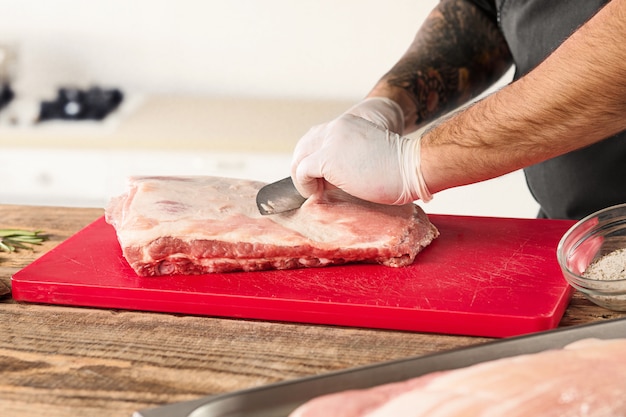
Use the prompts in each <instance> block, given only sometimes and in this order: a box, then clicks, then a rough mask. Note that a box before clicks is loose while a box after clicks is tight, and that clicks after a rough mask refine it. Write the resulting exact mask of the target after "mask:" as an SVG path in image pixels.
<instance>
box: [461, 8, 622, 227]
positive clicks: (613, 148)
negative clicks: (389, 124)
mask: <svg viewBox="0 0 626 417" xmlns="http://www.w3.org/2000/svg"><path fill="white" fill-rule="evenodd" d="M468 1H469V0H468ZM473 2H474V3H475V4H476V5H478V6H479V7H481V9H483V10H484V11H485V13H486V14H487V15H488V16H490V17H491V18H492V19H494V20H495V21H496V22H497V24H498V26H499V28H500V30H501V31H502V33H503V35H504V37H505V39H506V41H507V43H508V45H509V49H510V51H511V54H512V55H513V60H514V62H515V78H516V79H517V78H519V77H521V76H523V75H524V74H526V73H527V72H529V71H530V70H532V69H533V68H534V67H536V66H537V65H538V64H539V63H540V62H541V61H543V60H544V59H545V58H546V57H547V56H548V55H550V53H551V52H552V51H554V50H555V49H556V48H557V47H558V46H559V45H560V44H561V43H562V42H563V41H564V40H565V39H567V38H568V37H569V36H570V35H571V34H572V33H573V32H574V31H575V30H576V29H577V28H579V27H580V26H581V25H582V24H584V23H585V22H586V21H587V20H589V19H590V18H591V17H593V15H594V14H595V13H596V12H597V11H598V10H599V9H600V8H602V6H604V5H605V4H606V3H608V0H491V1H490V0H474V1H473ZM624 67H625V71H626V63H624ZM580 82H585V80H580ZM572 139H573V140H574V139H575V138H572ZM524 173H525V175H526V181H527V183H528V187H529V189H530V191H531V193H532V194H533V196H534V198H535V199H536V200H537V202H538V203H539V205H540V206H541V210H540V213H539V216H540V217H548V218H560V219H580V218H582V217H584V216H586V215H588V214H590V213H592V212H594V211H596V210H599V209H602V208H604V207H608V206H611V205H614V204H619V203H624V202H626V132H622V133H620V134H618V135H616V136H614V137H610V138H607V139H605V140H604V141H602V142H599V143H596V144H594V145H592V146H589V147H587V148H584V149H580V150H578V151H575V152H571V153H568V154H566V155H562V156H560V157H557V158H553V159H551V160H548V161H545V162H542V163H539V164H537V165H533V166H531V167H528V168H526V169H525V170H524Z"/></svg>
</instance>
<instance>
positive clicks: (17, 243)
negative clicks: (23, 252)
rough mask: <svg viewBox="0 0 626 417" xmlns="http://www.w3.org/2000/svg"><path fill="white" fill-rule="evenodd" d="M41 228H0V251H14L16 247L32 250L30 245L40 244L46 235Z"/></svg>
mask: <svg viewBox="0 0 626 417" xmlns="http://www.w3.org/2000/svg"><path fill="white" fill-rule="evenodd" d="M42 233H43V232H42V231H41V230H35V231H28V230H20V229H0V251H2V252H15V251H16V250H18V249H29V250H32V249H33V248H32V247H31V246H32V245H41V243H42V242H43V241H44V240H46V239H47V238H48V237H47V236H46V235H42Z"/></svg>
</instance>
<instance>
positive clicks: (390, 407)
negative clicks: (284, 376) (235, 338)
mask: <svg viewBox="0 0 626 417" xmlns="http://www.w3.org/2000/svg"><path fill="white" fill-rule="evenodd" d="M327 416H333V417H423V416H424V417H425V416H430V417H435V416H436V417H457V416H458V417H470V416H471V417H474V416H481V417H502V416H507V417H517V416H519V417H528V416H533V417H583V416H584V417H616V416H626V339H613V340H606V341H605V340H599V339H585V340H581V341H578V342H575V343H572V344H570V345H568V346H566V347H565V348H564V349H558V350H550V351H545V352H541V353H536V354H527V355H520V356H515V357H511V358H505V359H499V360H494V361H490V362H484V363H481V364H477V365H473V366H470V367H467V368H462V369H457V370H452V371H443V372H439V373H432V374H428V375H424V376H422V377H419V378H413V379H410V380H407V381H404V382H398V383H393V384H385V385H380V386H378V387H374V388H370V389H364V390H353V391H345V392H340V393H337V394H331V395H327V396H322V397H319V398H316V399H313V400H311V401H309V402H308V403H306V404H304V405H303V406H301V407H300V408H298V409H297V410H295V411H294V412H293V413H292V414H291V415H290V417H327Z"/></svg>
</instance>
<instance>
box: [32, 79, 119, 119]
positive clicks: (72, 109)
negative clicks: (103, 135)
mask: <svg viewBox="0 0 626 417" xmlns="http://www.w3.org/2000/svg"><path fill="white" fill-rule="evenodd" d="M123 98H124V95H123V94H122V92H121V91H120V90H118V89H103V88H100V87H91V88H89V89H87V90H81V89H78V88H71V87H63V88H59V90H58V92H57V97H56V98H55V100H54V101H43V102H41V105H40V108H39V118H38V121H39V122H43V121H46V120H52V119H62V120H103V119H104V118H105V117H106V116H107V115H109V113H111V112H112V111H113V110H115V109H116V108H117V107H118V106H119V105H120V103H121V102H122V99H123Z"/></svg>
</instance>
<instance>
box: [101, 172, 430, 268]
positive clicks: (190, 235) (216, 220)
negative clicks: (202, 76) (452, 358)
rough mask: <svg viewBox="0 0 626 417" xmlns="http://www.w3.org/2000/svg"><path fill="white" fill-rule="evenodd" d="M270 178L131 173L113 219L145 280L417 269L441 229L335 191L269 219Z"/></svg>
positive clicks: (405, 208)
mask: <svg viewBox="0 0 626 417" xmlns="http://www.w3.org/2000/svg"><path fill="white" fill-rule="evenodd" d="M263 185H265V184H264V183H262V182H258V181H250V180H241V179H233V178H223V177H209V176H197V177H193V176H192V177H132V178H130V179H129V185H128V190H127V192H126V193H125V194H123V195H121V196H118V197H115V198H113V199H112V200H111V203H110V205H109V207H107V209H106V211H105V215H106V220H107V221H108V222H109V223H110V224H111V225H113V226H114V227H115V229H116V232H117V237H118V240H119V242H120V245H121V247H122V251H123V255H124V257H125V258H126V260H127V261H128V263H129V264H130V266H131V267H132V268H133V269H134V270H135V271H136V272H137V274H139V275H142V276H155V275H168V274H204V273H215V272H230V271H257V270H267V269H291V268H302V267H320V266H327V265H334V264H342V263H347V262H371V263H380V264H383V265H388V266H394V267H399V266H405V265H408V264H410V263H412V262H413V261H414V259H415V256H416V254H417V253H418V252H419V251H420V250H422V249H423V248H424V247H426V246H427V245H429V244H430V243H431V241H432V240H433V239H435V238H436V237H437V236H438V235H439V232H438V230H437V228H436V227H435V226H434V225H433V224H432V223H431V222H430V221H429V220H428V217H427V216H426V214H425V213H424V211H423V210H422V209H421V208H420V207H419V206H417V205H415V204H407V205H402V206H387V205H380V204H373V203H369V202H365V201H362V200H358V199H355V198H353V197H349V196H347V195H346V194H345V193H342V192H340V191H339V190H336V191H334V192H329V193H325V194H324V195H323V196H321V197H312V198H309V199H308V200H307V201H306V202H305V203H304V205H303V206H302V207H301V208H300V209H298V210H294V211H291V212H288V213H282V214H276V215H271V216H262V215H261V214H260V213H259V211H258V208H257V206H256V200H255V197H256V193H257V192H258V190H259V189H260V188H261V187H262V186H263Z"/></svg>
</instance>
